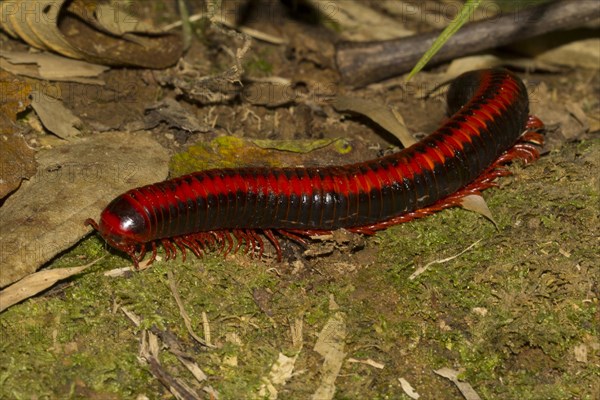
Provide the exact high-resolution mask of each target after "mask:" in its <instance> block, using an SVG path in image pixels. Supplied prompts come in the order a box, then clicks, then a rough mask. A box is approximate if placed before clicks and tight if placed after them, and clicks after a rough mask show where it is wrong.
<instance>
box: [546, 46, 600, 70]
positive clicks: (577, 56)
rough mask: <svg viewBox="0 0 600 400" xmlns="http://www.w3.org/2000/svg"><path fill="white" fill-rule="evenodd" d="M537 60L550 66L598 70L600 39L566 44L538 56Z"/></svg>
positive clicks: (599, 64)
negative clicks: (550, 64)
mask: <svg viewBox="0 0 600 400" xmlns="http://www.w3.org/2000/svg"><path fill="white" fill-rule="evenodd" d="M538 58H539V59H540V60H542V61H545V62H549V63H552V64H557V65H566V66H569V67H581V68H588V69H593V70H598V68H599V67H600V39H599V38H592V39H586V40H578V41H576V42H573V43H568V44H565V45H562V46H559V47H556V48H554V49H550V50H548V51H546V52H544V53H542V54H540V55H539V56H538Z"/></svg>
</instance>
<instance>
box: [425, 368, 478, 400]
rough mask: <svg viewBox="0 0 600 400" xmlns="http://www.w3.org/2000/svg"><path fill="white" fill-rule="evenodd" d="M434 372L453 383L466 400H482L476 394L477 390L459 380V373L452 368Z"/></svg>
mask: <svg viewBox="0 0 600 400" xmlns="http://www.w3.org/2000/svg"><path fill="white" fill-rule="evenodd" d="M433 372H435V373H436V374H438V375H439V376H443V377H444V378H446V379H449V380H450V381H452V383H454V384H455V385H456V387H457V388H458V390H460V393H461V394H462V395H463V396H464V398H465V399H466V400H481V397H479V395H478V394H477V392H475V389H473V387H472V386H471V385H470V384H469V383H467V382H462V381H460V380H459V379H458V375H459V371H456V370H453V369H452V368H440V369H438V370H435V371H433Z"/></svg>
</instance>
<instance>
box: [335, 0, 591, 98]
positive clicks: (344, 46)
mask: <svg viewBox="0 0 600 400" xmlns="http://www.w3.org/2000/svg"><path fill="white" fill-rule="evenodd" d="M598 18H600V6H599V5H598V1H597V0H565V1H557V2H551V3H544V4H541V5H539V6H536V7H531V8H527V9H524V10H523V9H521V10H518V11H516V12H513V13H509V14H505V15H502V16H499V17H495V18H491V19H487V20H484V21H478V22H474V23H472V24H468V25H465V26H464V27H463V28H462V29H461V30H459V31H458V32H457V33H456V34H455V35H453V36H452V37H451V38H450V39H449V40H448V41H447V42H446V44H445V45H444V47H442V48H441V50H440V51H439V52H438V53H437V54H436V55H435V56H434V57H433V58H432V59H431V61H430V63H429V65H432V64H439V63H442V62H444V61H448V60H451V59H454V58H458V57H462V56H466V55H469V54H473V53H476V52H479V51H482V50H486V49H490V48H495V47H498V46H502V45H506V44H508V43H512V42H514V41H517V40H521V39H525V38H529V37H532V36H537V35H541V34H543V33H547V32H551V31H557V30H564V29H572V28H576V27H581V26H585V25H586V24H587V23H589V22H591V21H595V20H597V19H598ZM440 32H441V30H440V31H434V32H429V33H424V34H420V35H415V36H410V37H406V38H400V39H392V40H385V41H374V42H363V43H354V42H342V43H339V44H338V45H337V46H336V62H337V66H338V70H339V72H340V74H341V76H342V79H343V80H344V81H345V82H346V83H348V84H351V85H353V86H364V85H367V84H369V83H372V82H377V81H380V80H383V79H386V78H390V77H392V76H395V75H399V74H402V73H405V72H408V71H410V69H411V68H412V67H413V66H414V65H415V63H416V62H417V60H418V59H419V58H420V57H421V56H422V55H423V53H424V52H425V51H426V50H427V49H428V48H429V47H430V46H431V44H432V43H433V41H434V40H435V39H436V37H437V36H438V35H439V33H440Z"/></svg>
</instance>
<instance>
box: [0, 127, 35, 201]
mask: <svg viewBox="0 0 600 400" xmlns="http://www.w3.org/2000/svg"><path fill="white" fill-rule="evenodd" d="M34 156H35V153H34V151H33V150H32V149H30V148H29V146H27V143H25V140H24V139H23V137H21V136H20V135H18V134H16V133H13V134H0V166H1V169H0V199H1V198H4V197H5V196H6V195H8V194H9V193H11V192H12V191H14V190H15V189H17V188H18V187H19V185H20V184H21V181H22V180H23V179H29V178H30V177H31V176H33V174H35V171H36V170H37V168H36V162H35V158H34Z"/></svg>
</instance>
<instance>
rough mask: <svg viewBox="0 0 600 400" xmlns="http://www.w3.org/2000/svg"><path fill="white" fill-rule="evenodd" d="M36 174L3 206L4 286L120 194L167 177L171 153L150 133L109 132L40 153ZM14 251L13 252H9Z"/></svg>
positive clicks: (80, 232) (0, 263)
mask: <svg viewBox="0 0 600 400" xmlns="http://www.w3.org/2000/svg"><path fill="white" fill-rule="evenodd" d="M37 161H38V163H39V165H40V167H39V169H38V173H37V174H36V175H35V176H34V177H33V178H32V179H31V180H29V181H27V182H24V183H23V185H22V187H21V189H20V190H19V191H17V192H16V193H15V194H13V195H12V196H11V197H9V198H8V199H7V200H6V201H5V203H4V205H3V206H2V208H0V248H2V249H6V250H7V251H3V252H2V253H1V254H0V256H1V257H2V259H1V260H0V287H3V286H6V285H8V284H10V283H12V282H15V281H16V280H18V279H20V278H22V277H24V276H26V275H29V274H31V273H33V272H35V270H37V269H38V268H39V267H40V266H41V265H43V264H44V263H46V262H47V261H49V260H50V259H52V258H53V257H54V256H56V255H57V254H58V253H60V252H61V251H63V250H65V249H67V248H69V247H70V246H72V245H73V244H75V243H76V242H77V241H79V240H80V239H81V238H82V237H83V236H84V235H86V234H87V233H89V232H90V228H87V227H85V226H84V225H83V222H84V221H85V219H86V218H89V217H92V218H97V217H98V215H99V214H100V211H101V210H102V209H103V208H104V207H105V206H106V205H107V204H108V202H109V201H110V200H112V199H113V198H114V197H116V196H117V195H118V194H120V193H122V192H124V191H126V190H127V189H131V188H133V187H136V186H141V185H144V184H149V183H152V182H156V181H159V180H162V179H164V178H166V176H167V162H168V154H167V151H166V150H165V149H164V148H163V147H162V146H160V145H159V144H158V143H157V142H155V141H154V140H153V139H152V138H151V137H150V135H149V134H147V133H136V134H131V133H122V132H114V133H113V132H111V133H103V134H98V135H95V136H92V137H87V138H84V139H81V140H78V141H76V142H72V143H69V144H66V145H64V146H61V147H59V148H55V149H52V150H47V151H43V152H40V153H38V157H37ZM8 250H10V251H8Z"/></svg>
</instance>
